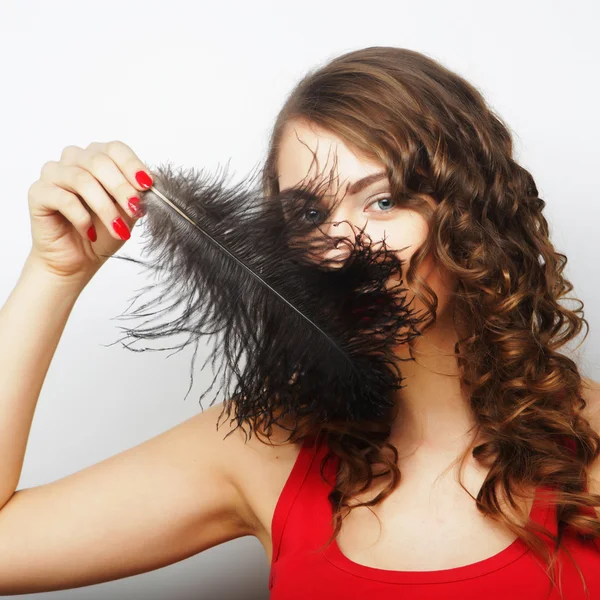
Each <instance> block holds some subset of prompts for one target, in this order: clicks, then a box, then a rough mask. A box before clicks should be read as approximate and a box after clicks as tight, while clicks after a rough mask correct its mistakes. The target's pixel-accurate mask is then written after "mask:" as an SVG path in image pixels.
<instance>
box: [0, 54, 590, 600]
mask: <svg viewBox="0 0 600 600" xmlns="http://www.w3.org/2000/svg"><path fill="white" fill-rule="evenodd" d="M512 152H513V151H512V144H511V137H510V134H509V132H508V130H507V128H506V126H505V125H504V124H503V123H502V121H501V120H500V118H499V117H498V116H496V115H495V114H494V113H493V112H492V111H491V110H490V108H489V107H488V106H487V105H486V103H485V101H484V100H483V98H482V97H481V95H480V94H479V93H478V92H477V91H476V89H475V88H474V87H472V86H471V85H470V84H469V83H467V82H466V81H465V80H464V79H462V78H461V77H459V76H458V75H457V74H455V73H453V72H451V71H449V70H447V69H446V68H445V67H443V66H442V65H440V64H439V63H437V62H435V61H433V60H431V59H429V58H428V57H426V56H424V55H422V54H419V53H417V52H414V51H410V50H406V49H399V48H388V47H372V48H366V49H363V50H359V51H354V52H349V53H347V54H345V55H342V56H340V57H338V58H336V59H335V60H333V61H331V62H330V63H329V64H327V65H326V66H324V67H322V68H320V69H318V70H316V71H315V72H312V73H310V74H308V75H307V76H306V77H305V78H304V79H303V80H302V81H301V82H299V84H298V85H297V87H296V88H295V89H294V90H293V92H292V94H291V95H290V97H289V99H288V100H287V101H286V103H285V105H284V107H283V109H282V110H281V113H280V114H279V116H278V118H277V121H276V123H275V126H274V130H273V135H272V139H271V144H270V147H269V152H268V156H267V160H266V164H265V168H264V180H263V181H264V187H265V191H266V192H269V193H273V192H278V191H282V190H284V189H285V188H288V187H292V186H294V185H296V184H298V183H300V182H302V181H304V180H305V179H306V177H307V176H308V177H309V178H318V177H319V173H320V172H321V171H320V170H319V168H323V167H325V166H326V165H327V163H328V161H330V160H331V159H332V157H335V160H336V163H337V164H336V169H337V174H338V175H339V178H338V179H336V181H337V182H338V184H336V185H335V186H332V188H331V190H330V193H331V195H332V197H337V196H338V194H341V195H343V201H342V202H341V203H340V204H339V206H337V208H336V212H335V214H334V215H333V218H332V220H331V223H328V224H327V227H331V230H330V231H329V232H330V233H332V234H334V233H336V232H338V231H339V235H340V236H343V235H347V234H349V233H350V226H349V224H348V223H351V224H355V225H357V226H363V225H364V224H365V222H367V223H366V231H367V233H368V234H369V235H370V237H371V238H373V239H382V238H383V237H384V236H385V237H386V240H387V242H388V245H389V246H390V247H392V248H400V247H402V248H403V250H401V251H399V253H400V256H401V258H402V259H403V260H404V261H405V263H404V264H405V270H404V271H403V278H404V281H405V284H406V286H407V288H408V289H409V290H410V296H409V297H410V298H411V301H412V302H413V303H414V305H413V306H414V309H415V310H421V311H424V312H425V313H426V314H429V315H430V316H431V319H430V321H429V322H428V323H427V324H426V325H424V326H423V328H422V335H420V336H419V337H418V338H417V339H415V340H413V341H411V343H410V344H407V345H406V346H401V347H398V348H397V353H398V357H399V358H402V359H405V360H404V361H403V362H402V366H401V369H402V375H403V377H404V378H405V379H404V380H403V386H404V387H403V388H402V389H401V390H399V391H398V393H397V397H396V400H397V402H396V404H395V407H394V411H393V412H392V413H390V415H389V418H388V419H386V420H385V421H384V422H380V423H364V424H361V426H360V428H359V429H356V428H354V429H352V428H350V426H349V425H348V426H346V427H344V426H343V425H341V424H339V423H337V424H336V423H325V424H323V428H322V430H321V431H320V432H319V434H318V435H316V434H317V432H314V431H309V430H306V428H305V429H304V430H302V428H301V427H300V428H299V432H301V434H302V435H300V436H298V437H297V438H296V439H294V440H292V441H289V440H286V438H287V434H288V432H287V431H285V430H284V429H283V428H281V429H274V430H273V431H272V432H271V433H270V435H269V436H268V437H269V441H270V443H265V441H266V440H263V439H261V437H259V436H251V437H250V439H249V440H246V438H245V437H244V436H243V434H242V433H241V431H240V430H239V429H237V430H235V431H234V435H230V436H227V433H228V431H227V427H224V426H223V424H222V423H221V424H220V427H219V430H218V431H217V427H216V424H217V421H218V418H219V415H220V413H221V407H220V406H213V407H211V408H209V409H207V410H205V411H203V412H202V413H201V414H199V415H197V416H195V417H193V418H191V419H189V420H188V421H185V422H184V423H182V424H180V425H178V426H177V427H174V428H173V429H171V430H169V431H167V432H165V433H163V434H161V435H159V436H157V437H156V438H154V439H151V440H149V441H147V442H145V443H143V444H141V445H139V446H137V447H135V448H132V449H129V450H127V451H125V452H122V453H120V454H118V455H117V456H114V457H111V458H109V459H107V460H105V461H103V462H101V463H99V464H97V465H93V466H91V467H88V468H86V469H84V470H82V471H80V472H78V473H75V474H72V475H70V476H68V477H65V478H63V479H60V480H58V481H55V482H53V483H50V484H47V485H42V486H38V487H35V488H29V489H22V490H19V491H16V492H15V488H16V485H17V482H18V480H19V475H20V472H21V467H22V462H23V456H24V453H25V448H26V444H27V437H28V433H29V430H30V425H31V421H32V417H33V414H34V410H35V406H36V402H37V398H38V395H39V391H40V389H41V385H42V382H43V380H44V377H45V374H46V371H47V369H48V366H49V364H50V361H51V359H52V356H53V353H54V351H55V349H56V346H57V344H58V341H59V339H60V336H61V333H62V331H63V328H64V326H65V323H66V321H67V319H68V316H69V313H70V311H71V309H72V308H73V305H74V303H75V302H76V301H77V298H78V296H79V294H80V293H81V291H82V290H83V288H84V287H85V286H86V284H87V283H88V282H89V281H90V280H91V278H92V277H93V276H94V274H95V273H97V272H98V270H99V268H100V267H101V266H102V264H103V263H104V262H105V259H102V258H101V257H100V256H101V255H111V254H113V253H114V252H116V251H117V250H118V249H119V248H120V247H121V246H122V244H123V243H124V241H125V240H126V239H128V237H129V231H130V228H131V226H132V224H133V223H134V221H135V220H136V219H137V218H139V217H140V216H142V214H141V213H140V211H139V209H137V208H136V196H138V195H139V193H140V192H141V191H142V190H144V189H147V188H148V187H149V186H150V185H151V177H150V175H149V174H148V173H147V172H146V169H145V166H144V164H143V163H142V162H141V161H140V159H139V158H138V157H137V156H136V154H135V153H134V152H133V151H132V150H131V148H129V147H128V146H127V145H126V144H124V143H122V142H119V141H113V142H109V143H93V144H90V145H89V146H88V147H87V148H78V147H75V146H69V147H67V148H65V150H64V151H63V153H62V156H61V157H60V160H58V161H49V162H47V163H46V164H45V165H44V166H43V168H42V171H41V176H40V178H39V180H37V181H36V182H35V183H34V184H33V185H32V186H31V188H30V190H29V207H30V215H31V226H32V240H33V243H32V248H31V252H30V254H29V256H28V258H27V260H26V263H25V265H24V267H23V270H22V274H21V277H20V279H19V281H18V283H17V285H16V286H15V288H14V290H13V292H12V294H11V295H10V297H9V298H8V300H7V302H6V304H5V305H4V307H3V308H2V311H1V312H0V364H2V366H3V368H2V370H1V371H0V390H1V391H0V423H1V425H2V435H1V436H0V440H1V442H0V443H1V452H0V467H1V469H0V471H1V472H2V473H3V476H2V478H1V480H0V506H2V508H1V510H0V593H2V594H20V593H31V592H37V591H44V590H57V589H66V588H72V587H77V586H84V585H90V584H94V583H99V582H103V581H108V580H113V579H117V578H121V577H126V576H129V575H133V574H137V573H142V572H145V571H149V570H152V569H156V568H159V567H161V566H165V565H168V564H171V563H173V562H176V561H179V560H181V559H184V558H186V557H189V556H191V555H194V554H196V553H198V552H201V551H202V550H204V549H206V548H210V547H213V546H215V545H217V544H221V543H223V542H226V541H228V540H231V539H234V538H237V537H241V536H245V535H254V536H256V537H257V538H258V539H259V540H260V541H261V542H262V544H263V545H264V547H265V551H266V554H267V558H268V560H269V561H270V563H271V576H270V579H269V585H270V588H271V597H272V598H277V599H283V598H285V599H286V600H292V599H296V598H303V599H306V598H311V600H312V599H314V600H316V599H319V598H331V597H335V598H338V597H339V598H362V597H363V596H364V595H365V594H373V595H375V596H376V597H377V598H379V599H384V598H404V599H413V598H420V599H425V598H460V599H461V600H465V599H471V598H473V599H475V598H478V599H480V598H488V599H489V600H491V599H493V598H506V597H508V596H512V597H516V598H522V597H528V598H546V597H547V598H559V597H565V598H568V599H569V600H571V599H575V598H584V597H591V598H600V549H599V548H600V546H599V545H598V543H597V540H596V538H597V537H598V536H599V535H600V523H599V522H598V517H597V514H596V511H595V508H594V507H595V506H597V505H600V497H599V496H597V495H596V494H598V493H600V483H599V479H600V475H599V471H600V466H599V465H600V462H599V460H598V455H599V454H600V435H599V430H600V386H599V385H598V384H597V383H596V382H594V381H592V380H591V379H587V378H585V377H582V376H581V374H580V373H579V370H578V368H577V366H576V364H575V363H574V362H573V361H572V360H571V359H570V358H568V357H567V356H566V355H565V354H563V353H561V352H560V351H559V349H560V347H562V346H563V345H564V344H565V343H566V342H568V341H569V340H571V339H573V338H574V337H576V335H577V334H578V333H579V332H580V330H581V327H582V325H583V324H584V323H585V324H586V325H587V321H586V320H585V319H584V318H583V313H582V310H574V311H572V310H569V309H568V308H566V307H565V306H564V305H563V304H561V303H560V300H561V299H562V298H563V297H564V296H565V294H566V293H568V292H569V291H571V289H572V286H571V284H570V283H569V281H567V280H566V279H565V277H564V276H563V269H564V266H565V262H566V259H565V257H564V255H562V254H560V253H559V252H558V251H557V250H556V249H555V248H554V247H553V245H552V243H551V241H550V239H549V237H548V226H547V222H546V219H545V218H544V216H543V212H542V211H543V208H544V206H545V203H544V201H543V200H541V199H540V198H539V196H538V192H537V189H536V186H535V183H534V180H533V178H532V177H531V175H530V174H529V173H528V172H527V171H526V170H525V169H524V168H523V167H521V166H520V165H519V164H518V163H517V162H515V160H514V158H513V154H512ZM315 159H316V160H315ZM81 199H83V200H84V201H85V202H82V201H81ZM138 204H139V203H138ZM344 221H345V223H344ZM224 429H225V431H224ZM321 467H323V470H322V471H321ZM340 516H343V517H344V519H343V522H342V521H341V520H340ZM555 541H557V542H558V543H559V549H558V552H554V542H555ZM328 542H331V543H328Z"/></svg>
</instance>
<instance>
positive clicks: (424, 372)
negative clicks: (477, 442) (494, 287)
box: [389, 319, 476, 453]
mask: <svg viewBox="0 0 600 600" xmlns="http://www.w3.org/2000/svg"><path fill="white" fill-rule="evenodd" d="M457 340H458V335H457V333H456V331H455V329H454V326H453V324H451V323H449V322H448V320H447V319H446V320H445V321H438V322H437V323H436V324H435V325H433V326H432V327H430V328H429V329H428V330H426V331H425V332H424V333H423V335H421V336H420V337H419V338H417V340H416V343H414V344H413V356H414V360H406V361H402V362H400V372H401V373H402V377H403V380H402V385H403V386H404V387H403V388H402V389H401V390H398V391H397V392H396V401H397V402H396V403H397V407H398V412H397V415H396V418H395V419H394V422H393V424H392V430H391V433H390V438H389V441H390V443H392V444H394V445H395V446H396V447H397V448H398V449H399V450H400V451H401V453H402V452H403V450H405V449H407V448H410V449H411V451H415V450H418V451H419V452H425V453H445V452H456V451H458V450H460V449H462V448H464V446H465V444H466V443H469V442H470V441H471V440H470V434H472V429H473V427H474V426H475V424H476V421H475V419H474V418H473V415H472V411H471V408H470V406H469V401H468V398H467V397H466V395H465V394H464V392H463V390H462V389H461V385H460V378H459V371H458V366H457V362H456V357H455V355H454V345H455V343H456V341H457ZM397 355H398V356H399V357H401V358H410V354H409V349H408V347H407V346H402V347H400V348H398V350H397Z"/></svg>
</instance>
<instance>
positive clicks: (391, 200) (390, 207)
mask: <svg viewBox="0 0 600 600" xmlns="http://www.w3.org/2000/svg"><path fill="white" fill-rule="evenodd" d="M385 200H387V201H388V202H390V204H391V206H388V207H387V210H383V211H381V212H389V211H390V210H391V209H392V208H394V201H393V199H392V198H391V197H390V196H383V197H382V198H378V199H377V200H374V201H373V202H371V204H369V206H371V205H372V204H375V203H376V202H383V201H385Z"/></svg>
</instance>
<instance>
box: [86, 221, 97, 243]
mask: <svg viewBox="0 0 600 600" xmlns="http://www.w3.org/2000/svg"><path fill="white" fill-rule="evenodd" d="M87 236H88V237H89V238H90V240H91V241H92V242H95V241H96V240H97V239H98V236H97V235H96V228H95V227H94V226H93V225H92V226H91V227H90V228H89V229H88V232H87Z"/></svg>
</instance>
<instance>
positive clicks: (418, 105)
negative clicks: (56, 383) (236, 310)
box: [263, 47, 600, 588]
mask: <svg viewBox="0 0 600 600" xmlns="http://www.w3.org/2000/svg"><path fill="white" fill-rule="evenodd" d="M292 119H302V120H304V121H306V122H309V123H314V124H316V125H318V126H320V127H322V128H323V129H325V130H329V131H331V132H333V133H334V134H337V135H338V136H339V137H340V138H341V139H343V140H344V141H345V142H347V143H348V145H350V146H352V147H354V148H357V149H359V150H360V151H361V152H362V153H363V154H364V155H365V156H367V157H369V158H374V159H376V160H378V161H380V162H381V163H382V164H383V165H385V168H386V170H387V173H388V177H389V181H390V187H391V191H392V194H393V196H394V197H395V198H397V199H398V200H399V201H400V202H401V203H402V206H403V207H406V208H410V209H412V210H416V211H419V212H420V213H421V214H422V215H423V216H424V217H425V218H426V219H427V221H428V223H429V233H428V237H427V239H426V241H425V242H424V244H423V245H422V246H421V248H420V249H419V250H418V251H417V252H416V253H415V254H414V255H413V256H412V259H411V262H410V266H409V269H408V271H407V274H406V278H405V284H406V286H407V288H408V289H409V290H410V291H411V292H412V293H414V294H415V296H417V297H418V298H419V299H420V300H421V301H422V302H423V304H424V305H425V306H426V307H427V311H428V313H429V320H428V321H427V322H426V324H425V325H424V327H423V331H425V330H426V329H427V328H429V327H430V326H431V325H433V324H434V323H435V322H436V309H437V297H436V294H435V293H434V291H433V290H432V289H431V288H430V287H429V286H428V285H427V284H426V283H425V282H424V281H422V280H420V278H418V277H416V276H415V273H416V271H417V269H418V266H419V264H421V262H422V261H423V260H424V258H425V257H426V256H427V255H428V253H429V252H431V253H432V256H433V258H434V260H435V261H436V262H437V264H439V265H440V266H441V267H443V268H444V269H446V271H447V272H448V273H450V274H451V275H453V276H455V277H456V278H457V282H458V283H457V287H456V290H454V292H453V300H454V301H453V313H452V318H453V319H454V322H455V324H456V330H457V332H459V333H460V337H459V341H458V342H457V343H456V345H455V348H454V355H455V357H456V360H457V364H458V367H459V372H460V378H461V385H462V387H463V389H464V390H465V391H466V393H467V396H466V397H468V398H469V399H470V406H471V408H472V411H473V413H474V415H475V418H476V422H477V428H478V429H477V435H479V436H480V437H479V439H483V440H485V441H484V443H480V444H479V445H476V446H471V447H469V448H467V449H466V450H465V452H464V453H463V454H461V456H460V457H459V458H460V465H461V472H462V467H463V464H464V461H465V459H466V458H467V456H468V453H469V452H472V456H473V457H475V458H476V459H477V460H478V461H479V462H480V463H481V464H485V465H487V466H488V467H489V472H488V474H487V477H486V479H485V481H484V483H483V485H482V487H481V489H480V491H479V493H478V495H477V497H476V498H474V500H475V501H476V505H477V507H478V509H479V510H480V511H481V512H482V513H483V514H486V515H489V516H491V517H492V518H495V519H497V520H499V521H500V522H502V523H504V524H505V525H506V526H507V527H508V529H510V530H511V531H512V532H513V533H514V534H515V535H517V536H518V537H520V538H521V539H522V540H523V541H525V543H526V544H527V545H528V546H529V547H530V548H531V549H532V550H533V551H534V552H537V553H538V554H539V555H540V556H541V557H542V558H543V559H544V560H545V562H546V565H547V568H548V569H547V572H548V573H549V575H550V578H551V580H552V582H553V583H556V580H555V576H554V566H555V561H556V555H557V552H558V549H559V547H561V546H562V544H561V541H562V538H563V534H564V531H565V528H566V527H571V528H572V529H573V530H574V531H575V532H576V533H577V534H578V535H580V536H582V537H583V538H584V539H594V538H596V537H598V536H600V522H599V520H598V519H597V518H594V517H593V516H589V511H588V514H587V515H585V514H582V511H581V510H580V509H585V508H589V507H594V506H599V505H600V495H596V494H591V493H589V492H588V491H587V479H588V466H589V465H590V464H591V462H592V461H593V460H594V459H595V458H596V457H597V456H598V454H599V453H600V436H599V435H598V433H596V431H594V429H592V427H591V426H590V424H589V422H588V421H587V420H586V419H584V418H583V417H582V415H581V414H580V410H581V409H583V408H585V406H586V401H585V400H584V398H583V396H582V386H583V381H582V377H581V375H580V373H579V371H578V368H577V366H576V363H575V362H574V361H573V360H572V359H571V358H568V357H567V356H565V354H563V353H561V352H559V349H560V348H561V347H562V346H563V345H565V344H566V343H567V342H569V341H570V340H572V339H573V338H575V337H576V336H577V335H578V334H579V332H580V331H581V329H582V325H583V324H584V323H585V325H586V333H585V336H584V338H583V339H584V340H585V338H586V337H587V334H588V331H589V325H588V323H587V321H586V319H585V318H584V317H583V302H581V301H580V300H577V299H574V300H575V301H576V302H578V303H579V307H578V308H577V307H576V308H574V309H573V310H569V309H568V308H566V307H565V306H564V305H561V304H560V303H559V300H560V299H562V298H565V296H566V294H567V293H568V292H570V291H571V290H572V289H573V286H572V284H571V283H570V282H569V281H568V280H567V279H566V278H565V276H564V275H563V270H564V268H565V265H566V263H567V258H566V256H565V255H564V254H561V253H559V252H558V251H557V250H556V249H555V248H554V246H553V244H552V242H551V241H550V238H549V228H548V223H547V221H546V218H545V217H544V215H543V214H542V211H543V209H544V207H545V204H546V203H545V202H544V200H542V199H541V198H540V197H539V195H538V190H537V187H536V184H535V182H534V179H533V177H532V176H531V174H530V173H529V172H528V171H527V170H526V169H525V168H523V167H522V166H520V165H519V164H518V163H517V162H516V161H515V160H514V158H513V143H512V139H511V134H510V132H509V130H508V128H507V126H506V125H505V124H504V123H503V121H502V120H501V119H500V117H499V116H498V115H497V114H495V113H494V112H493V111H492V110H491V109H490V107H489V106H488V105H487V104H486V102H485V100H484V98H483V96H482V95H481V93H480V92H479V91H478V90H477V89H476V88H475V87H473V85H471V84H469V83H468V82H467V81H466V80H465V79H463V78H462V77H460V76H459V75H457V74H456V73H454V72H452V71H450V70H448V69H447V68H445V67H444V66H442V65H441V64H440V63H439V62H437V61H435V60H433V59H431V58H429V57H427V56H425V55H423V54H421V53H419V52H416V51H412V50H408V49H404V48H394V47H370V48H365V49H360V50H356V51H352V52H348V53H346V54H343V55H341V56H339V57H337V58H335V59H334V60H332V61H331V62H329V63H328V64H326V65H325V66H322V67H320V68H318V69H316V70H314V71H313V72H310V73H309V74H307V75H306V76H305V77H304V78H303V79H302V80H301V81H300V82H299V83H298V84H297V85H296V87H295V88H294V89H293V91H292V93H291V94H290V96H289V98H288V99H287V101H286V102H285V104H284V106H283V108H282V110H281V112H280V113H279V115H278V117H277V119H276V122H275V125H274V128H273V132H272V137H271V140H270V144H269V148H268V152H267V157H266V162H265V167H264V170H263V186H264V191H265V193H267V194H272V193H277V192H278V191H279V189H278V174H277V158H278V148H279V145H280V140H281V136H282V132H283V129H284V126H285V125H286V123H288V122H289V121H290V120H292ZM425 195H428V196H429V197H431V198H434V199H435V201H436V204H437V208H436V209H435V210H433V211H431V210H430V209H429V210H428V206H427V203H425V202H423V200H422V199H423V197H424V196H425ZM409 345H410V353H411V356H413V355H412V352H413V348H412V342H411V343H409ZM413 359H414V357H413ZM394 416H395V414H394V411H393V410H392V411H390V414H389V416H388V418H386V419H385V420H382V421H381V422H370V423H364V422H361V423H354V424H352V423H336V422H328V423H323V424H322V425H321V426H320V430H319V431H315V430H313V429H311V428H310V426H309V425H306V426H305V427H302V423H299V424H296V426H295V427H294V434H293V435H292V436H291V437H290V438H289V441H290V442H299V441H302V440H304V439H306V438H308V437H313V436H319V437H320V436H325V438H326V440H327V444H328V446H329V451H328V453H327V455H326V457H325V458H324V460H323V463H322V465H321V467H322V469H324V468H325V465H326V463H327V462H328V461H329V460H330V459H331V458H332V457H333V455H334V454H335V455H337V457H339V461H340V462H339V468H338V471H337V476H336V481H335V482H334V484H333V489H332V491H331V493H330V495H329V500H330V502H331V505H332V509H333V525H334V532H333V535H332V536H331V538H330V539H329V542H328V543H330V542H331V541H332V540H333V539H334V538H335V537H336V536H337V534H338V532H339V531H340V528H341V524H342V516H341V514H342V512H343V511H347V512H349V511H350V510H352V509H353V508H357V507H359V506H369V507H370V506H374V505H376V504H378V503H379V502H381V501H382V500H383V499H384V498H386V497H387V496H388V495H389V494H391V493H392V491H393V490H394V489H395V488H396V487H397V485H398V484H399V482H400V470H399V468H398V465H397V464H396V463H397V460H398V451H397V449H396V448H395V447H394V446H393V445H392V444H390V443H389V442H388V441H387V439H388V436H389V434H390V428H391V424H392V421H393V419H394ZM313 427H314V426H313ZM569 446H571V448H572V449H571V450H570V449H569ZM573 449H574V450H575V451H574V452H573ZM374 467H379V470H378V472H377V473H375V472H374ZM321 472H322V473H323V470H322V471H321ZM375 478H382V480H383V481H386V480H389V481H388V483H387V484H386V485H385V486H384V488H383V490H382V491H381V492H380V493H379V494H377V495H376V496H375V497H374V498H373V499H372V500H371V501H369V502H359V503H355V504H353V505H352V506H351V505H350V504H349V500H350V499H351V498H352V496H353V495H355V494H356V493H358V492H362V491H364V490H366V489H368V488H369V486H371V484H372V483H373V481H374V479H375ZM459 482H460V485H461V486H462V487H463V489H465V491H467V490H466V488H465V487H464V485H463V483H462V480H460V478H459ZM526 485H533V486H549V487H552V488H554V489H555V490H556V495H555V496H554V500H555V502H556V509H557V517H558V535H557V536H553V535H552V533H551V532H549V531H547V530H544V528H538V527H537V526H536V525H535V524H532V523H531V522H529V523H526V525H525V526H521V525H520V524H519V523H518V522H517V521H515V520H514V519H512V518H510V517H509V516H508V515H506V514H504V513H503V511H502V508H501V506H500V503H499V502H498V496H497V493H498V490H501V491H502V492H503V494H504V495H505V496H506V497H507V498H508V499H509V501H510V502H511V504H512V505H513V506H515V504H514V502H513V497H514V496H515V495H517V496H518V495H519V494H518V490H519V489H520V486H526ZM467 493H469V492H468V491H467ZM470 495H471V494H470ZM583 512H585V511H583ZM535 532H538V533H539V532H543V533H545V535H547V536H548V537H549V538H550V539H552V540H553V541H554V542H555V547H554V549H555V552H554V553H550V552H549V551H548V549H547V547H546V545H545V544H544V543H543V542H542V541H541V539H540V538H539V537H538V536H537V535H536V533H535ZM577 569H578V571H579V573H580V576H581V577H582V580H583V576H582V574H581V570H580V569H579V567H577ZM583 585H584V588H586V586H585V581H583Z"/></svg>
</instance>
